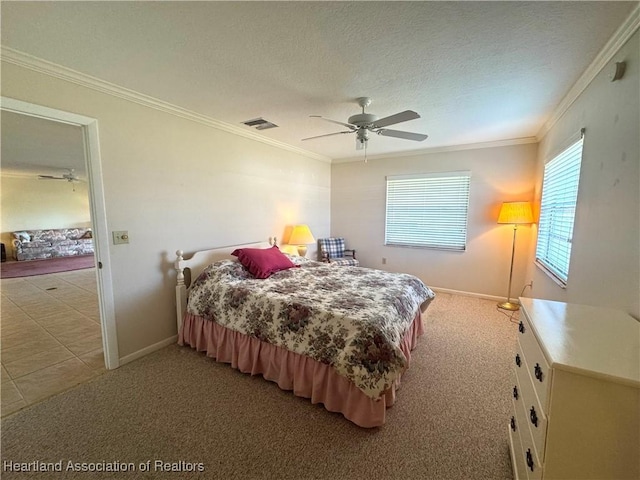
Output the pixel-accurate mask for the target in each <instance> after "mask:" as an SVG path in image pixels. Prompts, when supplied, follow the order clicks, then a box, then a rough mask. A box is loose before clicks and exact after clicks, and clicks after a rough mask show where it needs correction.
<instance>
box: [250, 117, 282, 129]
mask: <svg viewBox="0 0 640 480" xmlns="http://www.w3.org/2000/svg"><path fill="white" fill-rule="evenodd" d="M242 123H243V124H245V125H246V126H247V127H255V128H256V130H266V129H267V128H275V127H277V126H278V125H276V124H275V123H271V122H269V121H267V120H265V119H264V118H254V119H253V120H247V121H246V122H242Z"/></svg>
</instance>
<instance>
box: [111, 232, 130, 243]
mask: <svg viewBox="0 0 640 480" xmlns="http://www.w3.org/2000/svg"><path fill="white" fill-rule="evenodd" d="M112 233H113V244H114V245H122V244H123V243H129V232H128V231H126V230H124V231H119V232H112Z"/></svg>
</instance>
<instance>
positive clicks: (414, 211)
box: [385, 172, 471, 250]
mask: <svg viewBox="0 0 640 480" xmlns="http://www.w3.org/2000/svg"><path fill="white" fill-rule="evenodd" d="M470 183H471V172H448V173H436V174H423V175H401V176H393V177H387V215H386V222H385V245H398V246H405V247H430V248H442V249H447V250H465V248H466V244H467V211H468V209H469V186H470Z"/></svg>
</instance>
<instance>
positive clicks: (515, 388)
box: [513, 386, 518, 400]
mask: <svg viewBox="0 0 640 480" xmlns="http://www.w3.org/2000/svg"><path fill="white" fill-rule="evenodd" d="M513 398H515V399H516V400H517V399H518V387H517V386H514V387H513Z"/></svg>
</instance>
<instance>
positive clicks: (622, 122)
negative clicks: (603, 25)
mask: <svg viewBox="0 0 640 480" xmlns="http://www.w3.org/2000/svg"><path fill="white" fill-rule="evenodd" d="M639 45H640V40H639V34H638V33H637V32H636V34H635V35H634V36H633V37H632V38H631V39H630V40H629V41H628V42H627V43H626V45H624V46H623V47H622V48H621V49H620V51H619V52H618V53H617V54H616V55H615V56H614V59H613V60H612V62H611V63H610V64H609V65H608V66H607V67H606V68H604V69H603V71H601V72H600V73H599V74H598V76H597V77H596V78H595V79H594V80H593V82H591V84H590V85H589V86H588V87H587V89H586V90H585V91H584V92H583V93H582V94H581V95H580V97H579V98H578V99H577V100H576V101H575V102H574V103H573V105H571V107H570V108H569V110H568V111H567V112H566V113H565V114H564V115H563V116H562V118H561V119H560V120H559V121H558V122H557V123H556V124H555V125H554V126H553V128H552V129H551V130H550V131H549V132H548V133H547V134H546V135H545V137H544V139H543V140H542V142H541V143H540V151H539V158H538V166H537V172H536V173H537V182H536V185H537V187H536V198H538V199H539V197H540V194H541V188H540V186H541V183H542V175H543V172H544V164H545V162H546V161H548V160H549V159H550V157H552V156H553V153H554V152H556V151H557V150H558V148H560V147H561V146H562V144H563V143H565V141H566V140H567V139H568V138H569V137H571V136H572V135H574V134H575V133H576V132H578V131H579V130H580V128H582V127H585V128H586V136H585V141H584V151H583V159H582V167H581V172H580V186H579V190H578V205H577V211H576V220H575V226H574V235H573V243H572V252H571V263H570V266H569V281H568V284H567V288H566V289H562V288H560V287H559V286H558V285H557V284H556V283H555V282H553V281H552V280H551V279H550V278H549V277H548V276H547V275H546V274H545V273H544V272H543V271H542V270H540V269H539V268H538V267H536V266H535V264H534V262H533V256H532V260H531V262H530V263H529V274H528V275H530V276H531V277H532V278H534V280H535V283H534V289H533V292H532V295H533V296H535V297H539V298H547V299H550V300H558V301H565V302H574V303H584V304H589V305H596V306H604V307H614V308H620V309H622V310H624V311H626V312H628V313H630V314H632V315H634V316H635V317H640V140H639V139H640V98H639V97H640V87H639V86H640V77H639V74H638V67H639V63H640V55H639V52H638V50H639ZM616 61H626V62H627V70H626V73H625V76H624V77H623V78H622V79H621V80H618V81H616V82H611V81H610V80H609V78H608V74H609V72H610V68H611V66H612V64H613V63H614V62H616Z"/></svg>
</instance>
